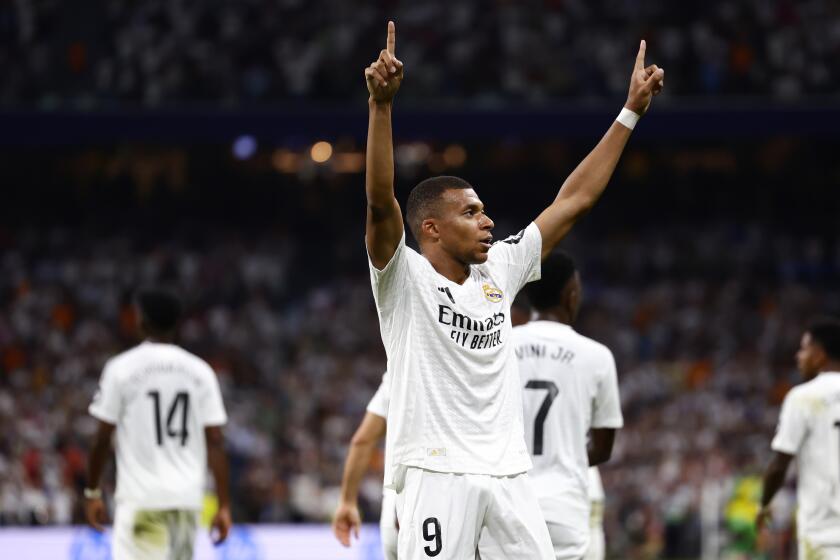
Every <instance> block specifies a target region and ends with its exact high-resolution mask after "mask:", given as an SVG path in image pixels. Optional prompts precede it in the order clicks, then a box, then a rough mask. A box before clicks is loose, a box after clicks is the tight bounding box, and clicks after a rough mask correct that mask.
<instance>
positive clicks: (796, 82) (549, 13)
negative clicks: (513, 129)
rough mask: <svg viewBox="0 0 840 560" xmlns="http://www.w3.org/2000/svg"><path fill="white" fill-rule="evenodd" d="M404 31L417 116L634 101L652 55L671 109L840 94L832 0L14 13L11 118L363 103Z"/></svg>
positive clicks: (154, 4)
mask: <svg viewBox="0 0 840 560" xmlns="http://www.w3.org/2000/svg"><path fill="white" fill-rule="evenodd" d="M388 19H394V20H395V21H396V22H397V35H398V39H397V53H398V56H399V57H400V58H401V59H402V60H403V61H404V62H405V63H406V67H407V70H408V73H407V76H408V80H409V82H410V83H409V84H408V86H410V87H406V88H404V89H405V91H404V92H402V93H401V94H400V99H401V100H402V101H408V102H412V101H415V102H416V101H423V102H429V101H440V102H445V103H462V104H469V105H470V106H494V105H498V104H504V103H507V104H511V103H516V104H520V103H523V102H524V103H526V104H531V105H539V104H543V103H547V102H550V101H554V100H557V99H563V100H569V99H574V100H578V101H580V100H586V101H591V100H593V99H604V98H608V97H616V98H621V97H623V96H624V95H625V93H626V89H627V82H628V76H629V70H630V67H631V65H632V61H633V57H634V55H635V53H636V48H637V45H638V42H639V39H640V38H646V39H647V40H648V44H649V50H648V52H649V54H650V56H649V60H650V61H651V62H656V63H657V64H659V65H660V66H662V67H664V68H666V69H667V73H668V77H669V78H668V82H669V85H668V88H666V90H665V96H666V97H677V98H703V99H708V98H709V97H710V96H719V95H726V96H749V95H753V96H764V97H772V98H774V99H777V100H797V99H802V98H804V97H811V96H836V95H837V91H838V86H840V62H838V60H840V57H838V56H837V55H838V51H840V8H838V5H837V3H836V2H832V1H830V0H800V1H796V2H794V1H793V0H786V1H781V2H762V1H759V0H714V1H710V2H679V3H675V2H664V1H659V2H639V1H635V0H634V1H624V2H616V1H613V0H597V1H590V2H584V1H582V0H565V1H560V0H553V1H548V2H538V3H529V2H507V1H501V0H500V1H497V2H493V3H486V2H477V1H475V0H456V1H447V2H443V1H440V0H434V1H429V2H423V3H422V4H417V3H416V2H406V1H402V2H387V3H371V2H361V1H358V0H352V1H348V0H344V1H342V0H322V1H321V2H315V3H312V2H304V1H302V0H282V1H279V2H278V1H273V0H272V1H269V0H240V1H236V2H210V1H207V0H199V1H195V2H181V1H174V2H173V1H164V0H144V1H142V2H130V1H127V0H107V1H103V2H95V1H91V0H87V1H83V0H79V1H76V2H72V3H68V2H60V1H57V0H19V1H17V2H4V3H2V4H0V66H2V67H3V69H4V78H3V80H2V82H0V103H2V104H5V105H7V106H18V107H20V106H26V107H37V108H43V109H51V108H56V107H73V108H81V109H90V108H102V109H108V108H112V107H115V106H136V105H143V106H147V107H159V106H178V105H183V104H187V103H189V104H191V105H194V104H196V103H198V104H208V105H211V106H221V107H231V106H242V107H250V106H252V105H254V104H277V103H289V102H299V101H305V102H316V103H318V102H330V103H335V102H349V101H352V100H355V101H357V102H359V103H362V102H363V100H364V99H365V98H366V96H367V93H366V90H365V87H364V80H363V78H362V71H363V69H364V67H365V66H367V65H368V64H369V63H370V61H372V60H373V59H374V58H375V57H376V54H377V53H378V52H379V50H380V49H381V48H382V46H383V44H384V37H385V23H386V21H387V20H388ZM354 86H355V87H354Z"/></svg>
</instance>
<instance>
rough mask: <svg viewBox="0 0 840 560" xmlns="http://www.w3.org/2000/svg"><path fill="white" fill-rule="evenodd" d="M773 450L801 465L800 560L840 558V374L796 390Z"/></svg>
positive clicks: (784, 408)
mask: <svg viewBox="0 0 840 560" xmlns="http://www.w3.org/2000/svg"><path fill="white" fill-rule="evenodd" d="M771 448H772V449H773V451H779V452H781V453H787V454H789V455H795V456H796V459H797V465H798V468H797V485H796V493H797V501H798V503H799V508H798V511H797V516H796V527H797V533H798V535H799V542H800V550H801V551H802V552H801V553H800V555H799V558H800V559H802V560H805V559H809V558H811V557H814V558H816V557H818V555H817V554H815V553H812V554H808V553H807V552H806V551H807V550H809V549H814V548H815V547H820V548H829V549H833V550H826V551H822V552H823V554H822V555H819V557H820V558H826V560H832V559H835V558H840V371H836V372H824V373H820V374H819V375H818V376H817V377H815V378H814V379H812V380H811V381H808V382H807V383H803V384H802V385H799V386H797V387H794V388H793V389H791V390H790V392H789V393H788V394H787V396H786V397H785V401H784V404H783V405H782V413H781V415H780V417H779V428H778V431H777V432H776V436H775V437H774V438H773V442H772V444H771Z"/></svg>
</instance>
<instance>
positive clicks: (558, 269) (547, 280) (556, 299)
mask: <svg viewBox="0 0 840 560" xmlns="http://www.w3.org/2000/svg"><path fill="white" fill-rule="evenodd" d="M576 270H577V267H576V266H575V261H574V259H573V258H572V256H571V255H569V254H568V253H566V252H564V251H554V252H553V253H551V254H550V255H549V256H548V257H547V258H546V259H545V260H544V261H543V263H542V275H541V278H540V280H538V281H537V282H532V283H531V284H528V287H527V288H526V293H527V294H528V299H529V300H531V305H532V306H534V308H535V309H537V310H538V311H544V310H546V309H549V308H550V307H554V306H556V305H559V304H560V301H561V295H562V293H563V288H565V287H566V284H567V283H568V282H569V280H571V279H572V277H573V276H574V275H575V271H576Z"/></svg>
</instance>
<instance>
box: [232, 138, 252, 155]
mask: <svg viewBox="0 0 840 560" xmlns="http://www.w3.org/2000/svg"><path fill="white" fill-rule="evenodd" d="M232 150H233V157H235V158H236V159H239V160H245V159H248V158H250V157H251V156H253V155H254V154H255V153H256V151H257V139H256V138H254V137H253V136H251V135H249V134H243V135H242V136H239V137H238V138H237V139H236V140H234V141H233V147H232Z"/></svg>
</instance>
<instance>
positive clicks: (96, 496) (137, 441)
mask: <svg viewBox="0 0 840 560" xmlns="http://www.w3.org/2000/svg"><path fill="white" fill-rule="evenodd" d="M137 310H138V316H139V318H140V328H141V330H142V331H143V333H144V335H145V336H146V340H145V341H144V342H143V343H141V344H140V345H139V346H136V347H134V348H132V349H131V350H128V351H126V352H123V353H122V354H119V355H118V356H115V357H114V358H112V359H111V360H109V361H108V363H107V364H106V365H105V369H104V371H103V372H102V378H101V380H100V383H99V391H98V392H97V393H96V396H95V397H94V399H93V403H92V404H91V405H90V413H91V414H92V415H93V416H94V417H96V418H97V419H98V420H99V428H98V431H97V433H96V440H95V442H94V444H93V448H92V449H91V451H90V457H89V462H88V487H87V488H85V498H86V502H85V513H86V516H87V520H88V523H89V524H90V525H91V526H92V527H94V528H95V529H97V530H99V531H102V530H103V527H102V524H103V523H104V522H105V517H106V515H105V505H104V503H103V501H102V495H101V490H100V489H99V482H100V478H101V475H102V470H103V468H104V467H105V462H106V461H107V459H108V454H109V451H110V449H111V436H112V434H113V432H114V429H115V428H116V431H117V487H116V496H115V502H116V511H115V515H114V537H113V539H114V540H113V553H114V559H115V560H136V559H138V558H142V559H144V560H158V559H159V560H187V559H192V557H193V544H194V540H195V529H196V523H197V518H198V512H199V510H200V509H201V507H202V499H203V492H204V474H205V472H206V470H207V465H208V463H209V466H210V470H211V471H212V472H213V477H214V479H215V483H216V493H217V495H218V499H219V511H218V512H217V513H216V516H215V517H214V519H213V527H214V529H215V531H216V542H217V543H218V542H221V541H223V540H225V538H226V537H227V534H228V531H229V530H230V527H231V515H230V500H229V496H228V468H227V458H226V456H225V451H224V439H223V436H222V428H221V426H222V425H223V424H225V423H226V422H227V414H226V413H225V408H224V404H223V403H222V395H221V392H220V390H219V383H218V380H217V379H216V375H215V373H214V372H213V370H212V369H211V368H210V366H209V365H208V364H207V362H205V361H204V360H202V359H201V358H198V357H197V356H194V355H193V354H190V353H189V352H187V351H186V350H184V349H182V348H180V347H178V346H176V345H175V344H173V343H172V340H173V339H174V336H175V330H176V327H177V325H178V321H179V318H180V314H181V305H180V302H179V301H178V299H177V298H176V297H175V296H174V295H172V294H170V293H169V292H166V291H162V290H147V291H143V292H141V293H140V294H139V296H138V297H137Z"/></svg>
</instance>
